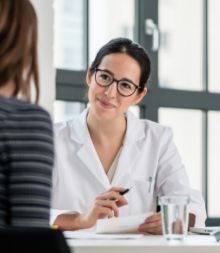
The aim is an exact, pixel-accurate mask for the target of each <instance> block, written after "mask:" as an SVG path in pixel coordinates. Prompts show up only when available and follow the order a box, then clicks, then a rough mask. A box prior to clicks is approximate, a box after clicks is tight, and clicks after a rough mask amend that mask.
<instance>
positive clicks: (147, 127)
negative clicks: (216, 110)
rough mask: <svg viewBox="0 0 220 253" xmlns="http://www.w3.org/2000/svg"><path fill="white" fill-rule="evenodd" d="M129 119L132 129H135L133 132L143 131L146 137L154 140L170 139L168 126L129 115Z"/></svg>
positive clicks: (170, 134) (171, 134)
mask: <svg viewBox="0 0 220 253" xmlns="http://www.w3.org/2000/svg"><path fill="white" fill-rule="evenodd" d="M129 118H130V120H132V125H133V129H135V131H143V132H144V134H145V136H146V137H149V136H151V137H152V138H156V139H161V138H165V139H167V138H168V139H172V136H173V133H172V129H171V128H170V127H168V126H164V125H162V124H160V123H158V122H154V121H152V120H149V119H139V118H136V117H135V116H134V115H133V114H130V113H129Z"/></svg>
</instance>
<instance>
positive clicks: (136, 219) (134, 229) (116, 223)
mask: <svg viewBox="0 0 220 253" xmlns="http://www.w3.org/2000/svg"><path fill="white" fill-rule="evenodd" d="M150 215H152V213H143V214H139V215H131V216H123V217H117V218H116V217H114V218H111V219H100V220H98V221H97V225H96V233H97V234H118V233H119V234H129V233H132V234H135V233H138V227H139V225H140V224H141V223H143V222H144V220H145V219H146V218H147V217H148V216H150Z"/></svg>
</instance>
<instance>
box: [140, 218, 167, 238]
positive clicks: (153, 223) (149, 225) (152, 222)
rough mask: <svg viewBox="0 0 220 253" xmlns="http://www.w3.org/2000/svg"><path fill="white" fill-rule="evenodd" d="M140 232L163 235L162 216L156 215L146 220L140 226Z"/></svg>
mask: <svg viewBox="0 0 220 253" xmlns="http://www.w3.org/2000/svg"><path fill="white" fill-rule="evenodd" d="M138 231H139V232H141V233H149V234H157V235H158V234H162V223H161V214H160V213H156V214H153V215H151V216H149V217H148V218H146V220H145V221H144V223H143V224H141V225H140V226H139V228H138Z"/></svg>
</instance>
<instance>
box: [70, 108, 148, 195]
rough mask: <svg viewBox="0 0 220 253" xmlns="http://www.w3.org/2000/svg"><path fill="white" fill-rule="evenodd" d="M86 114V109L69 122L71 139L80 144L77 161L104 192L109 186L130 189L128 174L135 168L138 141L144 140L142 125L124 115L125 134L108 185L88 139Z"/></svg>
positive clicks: (138, 151) (129, 116)
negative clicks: (125, 119) (114, 170)
mask: <svg viewBox="0 0 220 253" xmlns="http://www.w3.org/2000/svg"><path fill="white" fill-rule="evenodd" d="M87 113H88V109H86V110H84V111H83V112H82V113H81V115H80V116H79V117H78V118H77V120H74V121H72V122H70V137H71V139H72V140H73V141H76V142H78V143H79V144H82V145H81V147H80V148H79V150H78V152H77V155H78V157H79V159H81V161H82V162H83V163H84V164H85V165H86V167H87V168H88V169H89V170H90V172H91V173H92V174H93V176H94V177H95V178H96V179H97V180H98V181H99V183H101V184H102V185H103V187H104V190H107V189H109V188H110V187H111V185H114V186H122V187H130V186H131V185H129V180H128V178H130V173H131V171H132V170H133V169H134V168H135V162H136V158H137V157H138V155H139V153H140V148H139V145H140V143H139V141H140V140H141V139H143V138H145V131H144V124H143V123H142V122H141V121H140V120H139V119H137V118H136V117H135V116H134V115H133V114H132V113H131V112H127V113H126V117H127V132H126V135H125V139H124V143H123V148H122V152H121V155H120V157H119V161H118V166H117V170H116V172H115V175H114V177H113V180H112V184H110V182H109V180H108V177H107V175H106V174H105V171H104V170H103V167H102V164H101V162H100V159H99V158H98V155H97V153H96V151H95V148H94V146H93V143H92V140H91V138H90V134H89V130H88V127H87V122H86V118H87ZM127 177H128V178H127Z"/></svg>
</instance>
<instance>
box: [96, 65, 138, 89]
mask: <svg viewBox="0 0 220 253" xmlns="http://www.w3.org/2000/svg"><path fill="white" fill-rule="evenodd" d="M100 69H101V70H103V71H105V72H108V73H109V74H111V75H112V76H113V77H114V78H115V75H114V73H113V72H112V71H110V70H108V69H102V68H100ZM117 81H127V82H130V83H133V84H135V83H134V82H133V81H132V80H130V79H129V78H126V77H124V78H121V79H120V80H117ZM135 85H137V84H135Z"/></svg>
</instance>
